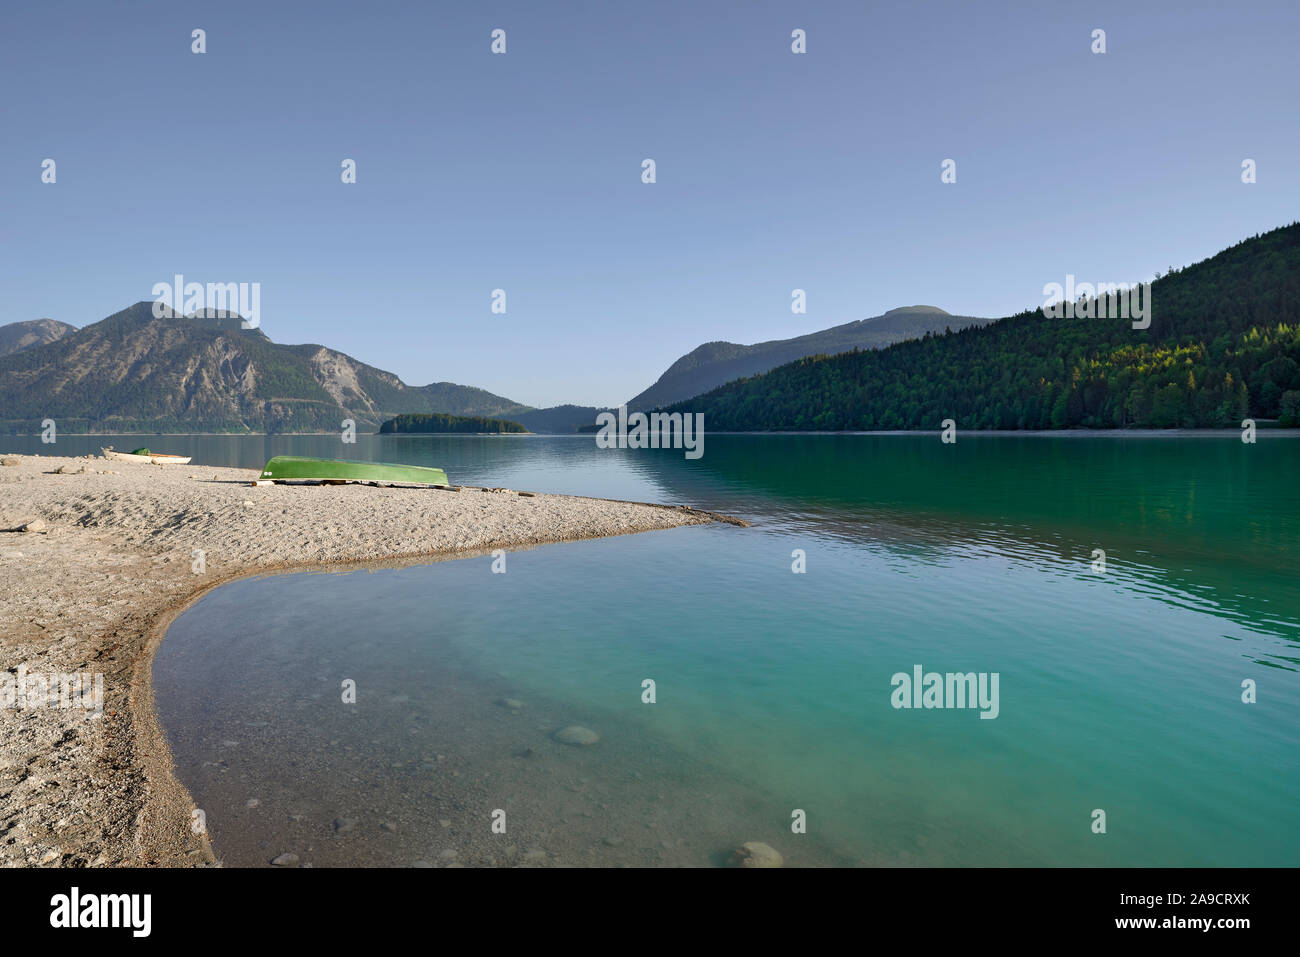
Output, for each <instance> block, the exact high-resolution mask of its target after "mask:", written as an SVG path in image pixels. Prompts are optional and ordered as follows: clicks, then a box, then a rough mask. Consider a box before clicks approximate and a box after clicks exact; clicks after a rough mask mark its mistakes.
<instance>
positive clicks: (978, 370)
mask: <svg viewBox="0 0 1300 957" xmlns="http://www.w3.org/2000/svg"><path fill="white" fill-rule="evenodd" d="M1151 302H1152V311H1151V325H1150V328H1148V329H1144V330H1136V329H1133V328H1132V326H1131V323H1130V321H1129V320H1128V319H1118V318H1116V319H1086V318H1072V319H1048V318H1045V317H1044V316H1043V314H1042V312H1041V311H1039V310H1037V309H1035V310H1034V311H1032V312H1023V313H1021V314H1019V315H1016V316H1012V317H1010V318H1007V319H1002V320H1000V321H998V322H995V323H993V324H991V325H988V326H984V327H980V328H969V329H963V330H961V331H959V332H954V333H951V334H947V335H937V336H926V337H925V338H923V339H920V340H914V341H911V342H904V343H900V344H898V345H894V346H891V347H890V348H888V349H883V350H880V351H870V352H863V351H854V352H850V353H846V354H842V355H838V356H830V357H827V356H817V357H812V358H806V359H800V360H798V361H796V362H792V363H790V364H788V365H785V366H782V367H780V368H778V369H774V370H772V371H771V372H768V373H766V374H764V375H760V376H754V377H751V378H748V379H742V380H739V381H736V382H732V383H730V384H728V385H725V386H722V387H720V388H718V389H715V390H713V391H712V392H710V393H708V394H707V395H703V396H699V397H697V398H695V399H691V400H688V401H686V402H680V403H677V404H676V405H673V406H670V407H669V408H670V410H672V411H682V412H687V411H689V412H703V413H704V414H705V422H706V423H707V427H708V429H709V430H710V431H753V430H771V429H793V430H856V429H938V428H939V427H940V422H942V421H943V420H944V419H947V418H952V419H955V420H956V422H957V425H958V427H959V428H966V429H1062V428H1072V427H1087V428H1120V427H1150V428H1175V427H1187V428H1190V427H1204V426H1234V427H1235V426H1238V425H1240V423H1241V420H1242V419H1243V418H1246V417H1248V416H1249V417H1253V418H1259V419H1273V418H1278V419H1280V420H1281V424H1283V425H1290V426H1296V425H1300V224H1292V225H1290V226H1286V227H1283V228H1281V229H1277V230H1273V231H1272V232H1269V233H1266V234H1264V235H1262V236H1256V237H1254V238H1251V239H1247V240H1245V241H1244V242H1241V243H1238V244H1237V245H1235V246H1232V247H1231V248H1229V249H1226V250H1224V251H1223V252H1221V253H1219V254H1218V255H1216V256H1214V257H1212V258H1210V259H1207V260H1205V261H1203V262H1200V263H1197V264H1195V265H1193V266H1189V267H1187V268H1185V269H1180V270H1174V271H1172V272H1171V273H1170V274H1168V275H1166V276H1164V277H1161V278H1157V279H1156V281H1155V282H1154V284H1153V285H1152V288H1151Z"/></svg>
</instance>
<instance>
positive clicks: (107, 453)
mask: <svg viewBox="0 0 1300 957" xmlns="http://www.w3.org/2000/svg"><path fill="white" fill-rule="evenodd" d="M99 451H101V452H103V453H104V458H106V459H112V460H113V461H114V462H141V463H144V464H148V465H189V464H190V457H189V456H188V455H173V454H172V453H170V452H150V451H149V450H148V449H140V450H139V451H137V452H114V451H113V446H111V445H110V446H109V447H108V448H106V449H100V450H99Z"/></svg>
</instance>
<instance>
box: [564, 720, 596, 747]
mask: <svg viewBox="0 0 1300 957" xmlns="http://www.w3.org/2000/svg"><path fill="white" fill-rule="evenodd" d="M555 740H556V741H559V742H560V743H562V744H571V745H573V746H574V747H578V748H588V747H591V745H593V744H595V743H596V742H597V741H599V740H600V735H598V734H597V733H596V732H595V731H592V730H591V729H590V728H583V727H581V726H579V725H576V724H571V725H569V726H568V727H567V728H561V729H560V730H559V731H556V732H555Z"/></svg>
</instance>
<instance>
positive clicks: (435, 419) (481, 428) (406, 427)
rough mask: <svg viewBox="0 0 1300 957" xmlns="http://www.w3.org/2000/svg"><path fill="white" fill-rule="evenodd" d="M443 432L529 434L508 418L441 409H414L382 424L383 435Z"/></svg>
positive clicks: (381, 431)
mask: <svg viewBox="0 0 1300 957" xmlns="http://www.w3.org/2000/svg"><path fill="white" fill-rule="evenodd" d="M439 432H441V433H447V432H452V433H459V434H462V435H504V434H507V433H510V434H527V432H528V430H527V429H526V428H524V427H523V426H522V425H520V424H519V423H518V422H511V421H509V420H508V419H483V418H479V417H477V416H465V415H445V414H443V413H441V412H411V413H407V414H405V415H399V416H396V417H395V418H391V419H389V420H388V421H387V422H385V423H384V424H383V425H381V426H380V427H379V434H380V435H428V434H431V433H439Z"/></svg>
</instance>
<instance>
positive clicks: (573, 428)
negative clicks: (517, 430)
mask: <svg viewBox="0 0 1300 957" xmlns="http://www.w3.org/2000/svg"><path fill="white" fill-rule="evenodd" d="M603 411H605V410H604V409H598V408H596V407H595V406H586V405H556V406H552V407H551V408H549V409H533V410H531V411H529V412H522V413H517V414H515V415H512V416H510V419H511V420H512V421H515V422H518V423H519V424H520V425H522V426H523V427H524V428H526V429H528V431H529V432H556V433H560V434H565V435H567V434H572V433H574V432H577V431H578V430H579V429H580V428H582V427H583V426H586V425H591V424H592V423H594V422H595V421H596V416H597V415H598V414H600V413H601V412H603Z"/></svg>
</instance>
